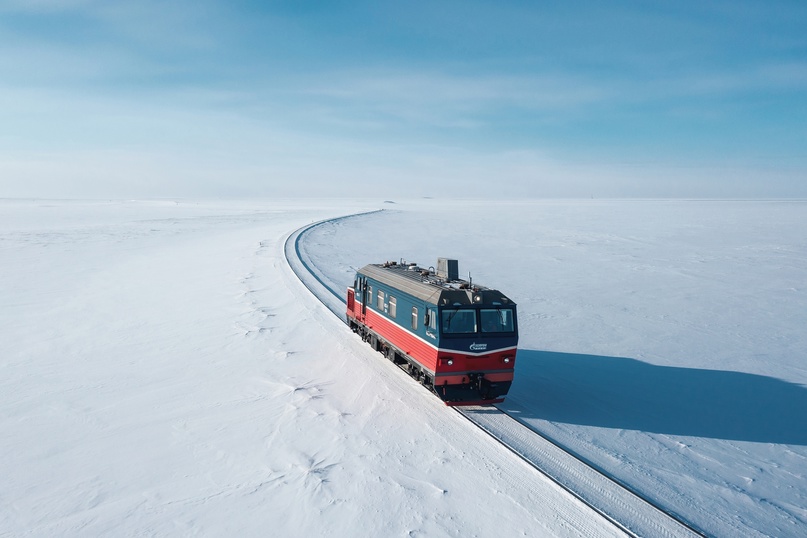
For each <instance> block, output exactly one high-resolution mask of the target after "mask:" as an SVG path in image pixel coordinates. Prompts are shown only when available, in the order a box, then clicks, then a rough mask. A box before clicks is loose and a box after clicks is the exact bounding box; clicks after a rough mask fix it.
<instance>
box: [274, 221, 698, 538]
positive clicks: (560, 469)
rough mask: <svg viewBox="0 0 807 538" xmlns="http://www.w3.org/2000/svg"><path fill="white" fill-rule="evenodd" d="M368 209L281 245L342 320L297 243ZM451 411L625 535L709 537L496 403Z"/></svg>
mask: <svg viewBox="0 0 807 538" xmlns="http://www.w3.org/2000/svg"><path fill="white" fill-rule="evenodd" d="M379 211H381V210H379ZM369 213H375V211H371V212H368V213H359V214H356V215H349V216H344V217H338V218H335V219H327V220H323V221H320V222H316V223H313V224H310V225H308V226H304V227H302V228H300V229H298V230H296V231H294V232H292V233H291V234H290V235H289V237H288V238H287V239H286V243H285V246H284V252H285V257H286V261H287V263H288V264H289V266H290V267H291V269H292V270H293V271H294V273H295V274H296V275H297V277H298V278H299V279H300V281H301V282H302V283H303V284H304V285H305V286H306V287H307V288H308V289H309V291H311V293H312V294H313V295H314V296H315V297H317V298H318V299H319V300H320V301H321V302H322V303H323V304H324V305H325V306H326V307H327V308H328V309H329V310H331V311H332V312H333V313H334V315H336V316H337V317H339V319H341V320H343V321H344V320H345V302H346V301H345V298H344V297H343V294H340V293H338V292H337V291H336V290H334V289H333V288H332V287H331V286H330V285H329V284H328V283H326V282H325V280H324V279H323V278H322V277H321V276H319V274H318V272H317V271H316V268H314V267H311V265H310V264H309V263H307V262H306V261H305V260H303V257H302V255H301V253H300V241H301V239H302V238H303V237H304V236H305V234H306V233H307V232H308V231H309V230H311V229H313V228H315V227H316V226H319V225H322V224H326V223H332V222H336V221H339V220H344V219H348V218H353V217H357V216H361V215H367V214H369ZM447 409H448V408H447ZM452 409H454V410H455V411H457V412H458V413H460V414H461V415H462V416H464V417H465V418H466V419H468V420H469V421H470V422H472V423H473V424H474V425H476V426H477V427H479V428H480V429H481V430H483V431H484V432H485V433H487V434H488V435H490V436H491V437H493V438H494V439H496V440H497V441H498V442H500V443H501V444H502V445H504V446H505V447H507V449H509V450H510V451H512V452H513V453H514V454H516V455H517V456H519V457H520V458H521V459H523V460H524V461H525V462H527V463H528V464H529V465H530V466H532V467H533V468H534V469H536V470H537V471H538V472H540V473H541V474H543V475H545V476H546V477H548V478H549V479H551V480H552V481H554V482H555V483H556V484H558V485H559V486H560V487H561V488H563V489H564V490H566V491H567V492H569V493H570V494H572V495H573V496H574V497H576V498H577V499H578V500H580V501H581V502H582V503H584V504H586V505H587V506H589V507H590V508H591V509H593V510H594V511H596V512H597V513H599V514H601V515H602V516H603V517H604V518H606V519H607V520H609V521H610V522H611V523H613V524H614V525H616V526H617V527H619V528H620V529H621V530H623V531H624V532H625V533H626V534H628V535H629V536H637V537H638V536H654V537H671V538H672V537H693V536H707V535H706V534H705V533H704V532H703V531H701V530H700V529H697V528H695V527H694V526H692V525H691V524H689V523H688V522H686V521H685V520H684V519H683V518H681V517H680V516H678V515H677V514H674V513H672V512H670V511H668V510H666V509H665V508H663V507H662V506H659V505H658V504H656V503H654V502H653V501H652V500H650V499H648V498H646V497H645V496H643V495H642V494H640V493H639V492H636V491H633V490H632V489H631V488H630V487H628V486H627V485H625V484H622V483H621V482H619V481H618V480H616V479H615V478H614V477H612V476H609V475H608V474H607V473H606V472H605V471H603V470H601V469H597V468H596V467H594V466H592V465H590V464H589V463H587V462H585V461H584V460H582V459H581V458H579V457H578V456H576V455H574V454H572V453H570V452H568V451H566V450H565V449H564V448H563V447H561V446H560V445H558V444H556V443H554V442H553V441H552V440H551V439H549V438H548V437H545V436H544V435H543V434H541V433H540V432H538V431H536V430H534V429H532V428H531V427H530V426H529V425H527V424H524V423H523V422H521V421H519V420H518V418H516V417H512V416H510V415H508V414H506V413H504V412H503V411H501V410H500V409H498V408H497V407H495V406H484V407H481V406H471V407H454V408H452Z"/></svg>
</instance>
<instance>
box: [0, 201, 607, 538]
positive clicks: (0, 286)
mask: <svg viewBox="0 0 807 538" xmlns="http://www.w3.org/2000/svg"><path fill="white" fill-rule="evenodd" d="M376 207H378V205H377V204H376V203H375V202H373V203H370V202H364V201H350V200H347V201H346V200H337V201H310V200H306V201H275V202H265V203H188V202H180V203H173V202H77V201H76V202H51V201H36V200H32V201H14V200H4V201H0V301H2V305H3V308H2V310H1V311H0V312H2V315H0V371H2V376H0V429H2V432H3V435H2V436H0V455H2V457H0V535H10V536H23V535H34V536H71V535H72V536H98V535H107V536H130V535H172V536H173V535H189V534H201V535H205V536H301V537H302V536H374V537H375V536H463V537H464V536H536V535H538V536H541V535H558V536H616V535H619V533H618V532H617V531H616V530H615V529H614V528H613V527H611V526H610V525H609V524H607V523H606V522H605V521H604V520H603V519H602V518H600V517H599V516H597V515H595V514H593V513H592V512H591V511H590V510H589V509H587V508H586V507H584V506H582V505H581V504H580V503H579V502H577V501H576V500H575V499H573V498H572V497H571V496H570V495H568V494H566V493H564V492H563V491H560V490H559V489H558V488H557V487H556V486H555V485H553V484H552V483H550V482H548V480H546V479H543V478H542V477H541V476H540V475H538V473H536V472H534V471H533V470H532V469H531V468H529V467H528V466H527V465H526V464H524V463H523V462H522V461H520V460H519V459H517V458H516V457H515V456H513V455H512V454H511V453H510V452H508V451H507V450H505V449H503V448H502V447H501V446H499V445H497V444H496V443H494V442H493V441H492V440H491V439H490V438H489V437H487V436H486V435H483V434H481V433H480V432H479V430H477V429H476V428H475V427H474V426H472V425H471V424H470V423H469V422H467V421H466V420H465V419H464V418H462V417H461V416H460V415H458V414H457V413H453V412H451V411H450V410H449V409H447V408H446V407H445V406H444V405H443V404H442V403H441V402H440V401H439V400H437V399H436V398H434V397H432V396H431V395H429V394H428V393H427V392H426V391H425V390H422V389H421V388H420V387H419V386H417V385H416V384H414V382H412V381H411V380H409V379H408V378H406V377H405V376H403V375H402V374H401V372H400V371H399V370H398V369H396V368H395V367H394V366H392V365H391V364H390V363H389V362H388V361H384V360H379V356H378V355H377V354H376V353H374V352H372V351H371V350H370V349H369V348H368V347H367V346H366V345H364V344H363V343H362V342H361V341H360V340H359V339H358V338H356V337H355V336H354V335H353V334H352V333H351V332H350V331H349V330H348V329H347V327H346V326H345V325H344V324H342V323H341V322H340V321H338V320H337V319H336V317H335V316H333V315H332V314H330V313H329V312H328V311H327V310H325V309H324V308H323V306H322V305H321V304H320V303H318V302H317V301H316V300H315V299H314V298H313V297H312V296H311V295H310V294H308V292H307V291H306V290H305V289H304V288H303V287H302V285H301V284H300V282H299V281H298V280H297V279H296V278H295V277H294V276H293V275H292V274H291V272H290V270H289V269H288V267H287V266H286V264H285V261H284V259H283V255H282V252H283V242H284V239H285V237H286V236H287V235H288V234H289V232H291V231H292V230H294V229H296V228H298V227H300V226H302V225H305V224H308V223H311V222H312V221H317V220H320V219H323V218H328V217H333V216H337V215H343V214H345V213H351V212H358V211H363V210H367V209H374V208H376Z"/></svg>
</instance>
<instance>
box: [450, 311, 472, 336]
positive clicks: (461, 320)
mask: <svg viewBox="0 0 807 538" xmlns="http://www.w3.org/2000/svg"><path fill="white" fill-rule="evenodd" d="M442 321H443V323H442V327H443V333H444V334H468V333H475V332H476V310H471V309H462V308H458V309H455V310H443V319H442Z"/></svg>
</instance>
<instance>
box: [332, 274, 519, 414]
mask: <svg viewBox="0 0 807 538" xmlns="http://www.w3.org/2000/svg"><path fill="white" fill-rule="evenodd" d="M346 316H347V323H348V325H349V326H350V328H351V329H352V330H353V332H355V333H357V334H358V335H360V336H361V337H362V339H363V340H364V341H365V342H368V343H369V344H370V346H372V347H373V349H375V350H376V351H379V352H381V353H383V354H384V356H386V357H387V358H388V359H389V360H391V361H392V362H393V363H395V364H396V365H398V366H400V367H401V369H403V370H404V371H406V372H407V373H408V374H409V375H411V376H412V377H413V378H414V379H416V380H417V381H419V382H420V383H422V384H423V385H424V386H426V387H427V388H428V389H429V390H431V391H432V392H434V393H435V394H436V395H437V396H438V397H439V398H440V399H441V400H443V401H444V402H445V403H446V405H451V406H455V405H486V404H493V403H500V402H502V401H504V396H505V395H506V394H507V392H508V391H509V390H510V386H511V385H512V382H513V373H514V371H515V364H516V351H517V347H518V319H517V315H516V303H514V302H513V301H512V300H511V299H510V298H508V297H507V296H506V295H504V294H503V293H502V292H500V291H498V290H496V289H492V288H487V287H484V286H480V285H478V284H476V283H474V282H473V281H472V279H471V278H470V276H469V277H468V280H464V279H461V278H460V277H459V262H458V261H457V260H456V259H452V258H438V260H437V268H436V269H435V267H434V266H430V267H428V268H423V267H420V266H418V264H416V263H411V262H405V261H404V260H403V259H402V260H400V261H392V262H389V261H388V262H384V263H379V264H369V265H366V266H364V267H362V268H361V269H359V270H358V271H357V272H356V276H355V278H354V281H353V286H352V287H348V289H347V311H346Z"/></svg>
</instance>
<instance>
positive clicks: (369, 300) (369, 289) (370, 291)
mask: <svg viewBox="0 0 807 538" xmlns="http://www.w3.org/2000/svg"><path fill="white" fill-rule="evenodd" d="M366 302H367V303H370V304H373V287H372V286H370V285H369V284H368V285H367V301H366Z"/></svg>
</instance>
